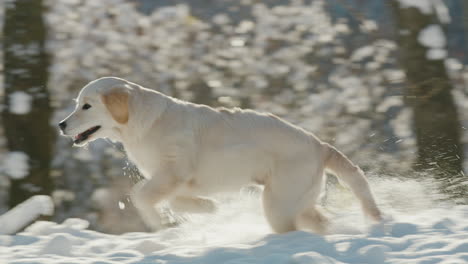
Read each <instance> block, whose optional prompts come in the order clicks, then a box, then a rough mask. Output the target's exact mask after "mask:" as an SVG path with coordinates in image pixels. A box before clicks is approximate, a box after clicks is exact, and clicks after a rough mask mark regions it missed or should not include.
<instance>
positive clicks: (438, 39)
mask: <svg viewBox="0 0 468 264" xmlns="http://www.w3.org/2000/svg"><path fill="white" fill-rule="evenodd" d="M418 41H419V43H420V44H421V45H423V46H425V47H427V48H428V50H427V53H426V57H427V59H429V60H441V59H445V58H446V57H447V50H446V49H445V45H446V44H447V40H446V39H445V35H444V32H443V30H442V27H441V26H440V25H429V26H427V27H426V28H424V29H422V30H421V32H419V35H418Z"/></svg>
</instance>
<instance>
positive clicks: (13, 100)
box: [9, 91, 32, 115]
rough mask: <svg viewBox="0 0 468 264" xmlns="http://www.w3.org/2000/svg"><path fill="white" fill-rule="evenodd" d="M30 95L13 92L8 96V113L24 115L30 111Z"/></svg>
mask: <svg viewBox="0 0 468 264" xmlns="http://www.w3.org/2000/svg"><path fill="white" fill-rule="evenodd" d="M31 102H32V97H31V95H29V94H27V93H25V92H21V91H18V92H14V93H12V94H10V108H9V110H10V112H11V113H14V114H17V115H24V114H27V113H29V112H30V111H31V107H32V106H31Z"/></svg>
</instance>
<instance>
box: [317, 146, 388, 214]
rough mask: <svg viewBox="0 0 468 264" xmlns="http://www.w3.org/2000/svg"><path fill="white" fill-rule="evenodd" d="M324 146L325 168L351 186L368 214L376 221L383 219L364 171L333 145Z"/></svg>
mask: <svg viewBox="0 0 468 264" xmlns="http://www.w3.org/2000/svg"><path fill="white" fill-rule="evenodd" d="M323 147H324V148H325V168H326V169H329V170H331V171H332V172H334V173H335V175H337V176H338V178H340V180H341V181H343V182H344V183H345V184H346V185H348V186H349V187H350V188H351V190H352V192H353V193H354V195H356V197H357V198H358V199H359V201H360V202H361V206H362V209H363V211H364V213H365V214H366V215H368V216H370V217H371V218H372V219H374V220H375V221H380V220H382V214H381V212H380V210H379V208H378V207H377V205H376V203H375V200H374V196H373V195H372V192H371V190H370V188H369V183H368V182H367V180H366V177H365V176H364V173H363V171H362V170H361V169H360V168H359V167H358V166H356V165H354V164H353V163H352V162H351V161H350V160H349V159H348V158H347V157H346V156H345V155H344V154H343V153H341V152H340V151H338V150H337V149H336V148H334V147H333V146H331V145H329V144H326V143H325V144H323Z"/></svg>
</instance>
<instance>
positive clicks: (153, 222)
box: [132, 176, 181, 231]
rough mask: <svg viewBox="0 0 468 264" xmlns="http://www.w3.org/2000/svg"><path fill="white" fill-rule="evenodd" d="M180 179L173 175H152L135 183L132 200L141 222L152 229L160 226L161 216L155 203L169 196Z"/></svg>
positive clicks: (178, 184)
mask: <svg viewBox="0 0 468 264" xmlns="http://www.w3.org/2000/svg"><path fill="white" fill-rule="evenodd" d="M180 185H181V181H179V180H178V179H176V178H173V177H164V176H163V177H161V176H159V177H158V176H153V178H152V179H151V180H148V181H143V182H140V183H139V184H137V185H136V186H135V187H134V188H133V191H132V201H133V204H134V205H135V207H136V208H137V210H138V213H139V214H140V216H141V218H142V220H143V222H145V224H146V225H147V226H148V227H149V228H151V229H152V230H153V231H156V230H159V229H161V228H162V221H161V216H160V215H159V213H158V212H157V211H156V209H155V205H156V204H157V203H159V202H161V201H162V200H164V199H166V198H167V197H169V196H170V195H171V194H172V193H173V192H174V191H175V190H176V189H177V188H178V187H179V186H180Z"/></svg>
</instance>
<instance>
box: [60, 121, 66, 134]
mask: <svg viewBox="0 0 468 264" xmlns="http://www.w3.org/2000/svg"><path fill="white" fill-rule="evenodd" d="M59 128H60V130H62V132H65V128H67V122H65V121H62V122H60V123H59Z"/></svg>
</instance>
